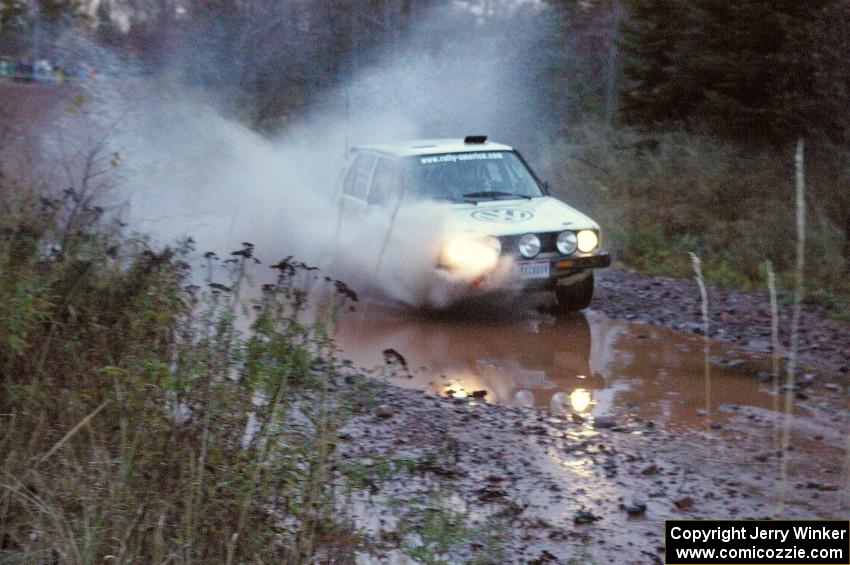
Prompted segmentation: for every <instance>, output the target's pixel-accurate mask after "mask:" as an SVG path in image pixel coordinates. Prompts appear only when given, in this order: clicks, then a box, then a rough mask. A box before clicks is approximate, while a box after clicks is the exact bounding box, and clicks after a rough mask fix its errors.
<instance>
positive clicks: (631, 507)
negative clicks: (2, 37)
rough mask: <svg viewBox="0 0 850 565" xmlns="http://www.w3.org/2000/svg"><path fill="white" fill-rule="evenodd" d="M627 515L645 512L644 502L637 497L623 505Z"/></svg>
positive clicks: (638, 514)
mask: <svg viewBox="0 0 850 565" xmlns="http://www.w3.org/2000/svg"><path fill="white" fill-rule="evenodd" d="M623 510H625V511H626V514H628V515H629V516H642V515H643V514H644V513H645V512H646V503H645V502H644V501H642V500H640V499H638V498H635V499H634V500H632V502H631V503H630V504H626V505H625V506H624V507H623Z"/></svg>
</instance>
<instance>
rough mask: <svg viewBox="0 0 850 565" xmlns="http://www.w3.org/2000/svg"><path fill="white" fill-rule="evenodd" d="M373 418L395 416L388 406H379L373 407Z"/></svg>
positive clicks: (391, 408)
mask: <svg viewBox="0 0 850 565" xmlns="http://www.w3.org/2000/svg"><path fill="white" fill-rule="evenodd" d="M375 416H377V417H378V418H392V417H393V416H395V410H393V407H392V406H390V405H389V404H379V405H378V406H376V407H375Z"/></svg>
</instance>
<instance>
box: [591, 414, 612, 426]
mask: <svg viewBox="0 0 850 565" xmlns="http://www.w3.org/2000/svg"><path fill="white" fill-rule="evenodd" d="M615 425H616V422H615V421H614V418H611V417H609V416H598V417H596V418H594V419H593V427H594V428H598V429H604V428H613V427H614V426H615Z"/></svg>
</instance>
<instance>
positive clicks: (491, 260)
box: [440, 237, 502, 277]
mask: <svg viewBox="0 0 850 565" xmlns="http://www.w3.org/2000/svg"><path fill="white" fill-rule="evenodd" d="M501 251H502V245H501V244H500V243H499V240H498V239H496V238H495V237H486V238H471V237H459V238H455V239H453V240H451V241H449V243H448V244H446V246H445V247H443V252H442V255H441V257H440V264H441V265H442V266H444V267H448V268H449V269H452V270H454V271H460V272H461V273H463V274H465V275H469V276H473V277H476V276H478V275H483V274H484V273H486V272H488V271H491V270H493V269H494V268H495V267H496V264H497V263H498V262H499V253H500V252H501Z"/></svg>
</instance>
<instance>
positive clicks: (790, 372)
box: [776, 139, 806, 518]
mask: <svg viewBox="0 0 850 565" xmlns="http://www.w3.org/2000/svg"><path fill="white" fill-rule="evenodd" d="M803 150H804V144H803V140H802V139H800V140H798V141H797V149H796V151H795V153H794V171H795V187H796V190H795V210H796V225H797V259H796V269H795V277H794V283H795V284H794V305H793V309H792V313H791V344H790V347H789V349H788V365H787V369H786V380H785V405H784V414H785V417H784V419H783V422H782V444H781V453H782V461H781V463H780V467H779V488H780V493H779V497H778V501H777V508H776V516H777V517H778V518H779V517H782V513H783V511H784V507H785V497H786V493H787V489H788V485H787V482H788V447H789V446H790V444H791V418H792V412H793V408H794V386H795V382H794V381H795V373H796V370H797V348H798V346H799V340H800V315H801V313H802V303H803V280H804V271H805V266H806V179H805V172H804V170H803Z"/></svg>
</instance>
